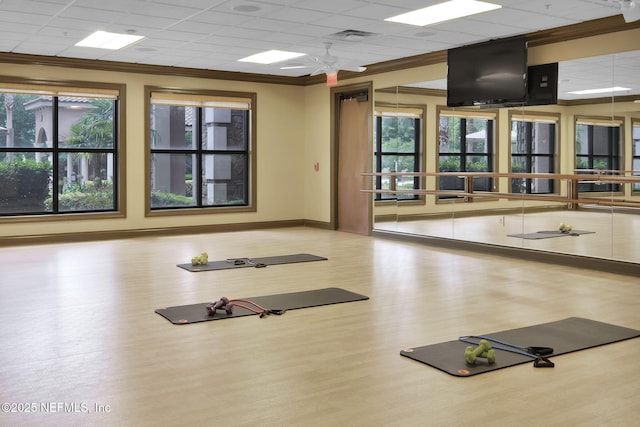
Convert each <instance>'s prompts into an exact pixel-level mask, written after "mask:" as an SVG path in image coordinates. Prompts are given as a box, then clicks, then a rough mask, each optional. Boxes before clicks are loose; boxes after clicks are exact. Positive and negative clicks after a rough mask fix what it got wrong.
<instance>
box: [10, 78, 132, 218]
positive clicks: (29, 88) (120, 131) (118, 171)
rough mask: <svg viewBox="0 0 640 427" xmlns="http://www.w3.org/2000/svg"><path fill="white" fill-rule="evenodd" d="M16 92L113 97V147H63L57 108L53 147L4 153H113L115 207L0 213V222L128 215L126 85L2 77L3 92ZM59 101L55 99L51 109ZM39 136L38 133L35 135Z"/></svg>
mask: <svg viewBox="0 0 640 427" xmlns="http://www.w3.org/2000/svg"><path fill="white" fill-rule="evenodd" d="M5 93H15V94H29V93H33V94H34V95H40V96H52V97H54V98H55V99H57V98H59V97H69V96H77V97H84V98H105V97H107V98H112V99H113V100H114V111H113V148H112V149H92V148H88V147H79V148H72V147H64V148H62V147H60V146H59V144H57V141H58V138H59V135H58V125H59V123H58V111H56V110H52V114H53V117H54V121H53V123H52V135H51V137H52V138H53V141H56V143H52V147H47V148H46V149H44V150H43V149H42V148H41V147H35V146H34V147H22V148H19V147H16V148H19V149H18V150H8V149H4V150H2V151H3V152H10V151H16V152H43V151H46V152H49V153H51V155H52V156H56V157H57V155H58V154H59V153H61V152H63V153H64V152H83V153H84V152H107V151H108V152H110V153H112V154H113V159H114V160H113V168H114V174H113V180H114V182H113V193H114V195H113V202H114V208H113V209H108V210H95V211H74V210H70V211H55V212H47V211H43V212H34V213H16V214H0V223H20V222H51V221H68V220H78V219H113V218H124V217H126V212H127V205H126V200H127V197H126V137H125V136H126V85H125V84H119V83H102V82H91V81H77V80H34V79H25V78H18V77H10V76H0V94H5ZM56 104H58V102H57V101H55V102H54V101H53V100H52V109H53V108H54V106H56ZM36 138H37V135H36ZM58 164H59V161H56V162H54V163H53V164H52V165H51V168H52V171H51V179H52V183H51V186H52V188H55V189H57V188H58V186H57V185H56V184H55V182H56V177H57V176H59V175H58V174H59V171H58ZM58 197H59V191H54V192H53V194H52V198H53V200H54V204H56V203H57V201H58Z"/></svg>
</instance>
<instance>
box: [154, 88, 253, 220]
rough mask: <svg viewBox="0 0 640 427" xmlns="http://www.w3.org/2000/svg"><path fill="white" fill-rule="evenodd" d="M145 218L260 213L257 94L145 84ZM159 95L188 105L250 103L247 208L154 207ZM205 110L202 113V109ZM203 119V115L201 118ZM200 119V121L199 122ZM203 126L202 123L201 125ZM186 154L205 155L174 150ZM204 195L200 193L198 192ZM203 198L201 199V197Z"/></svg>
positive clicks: (192, 150) (230, 206) (231, 206)
mask: <svg viewBox="0 0 640 427" xmlns="http://www.w3.org/2000/svg"><path fill="white" fill-rule="evenodd" d="M144 92H145V105H144V107H145V118H144V123H145V131H144V132H145V217H156V216H183V215H208V214H221V213H244V212H256V211H257V174H256V171H257V167H256V166H257V158H256V148H257V147H256V141H257V136H256V129H257V113H256V111H257V108H256V105H257V95H256V93H254V92H234V91H221V90H208V89H176V88H169V87H163V86H150V85H145V87H144ZM154 93H155V94H158V96H160V97H162V96H166V97H168V98H173V99H181V98H182V99H184V101H185V102H188V100H190V99H195V100H196V102H198V100H201V99H205V100H206V99H208V98H210V99H218V98H222V99H233V98H238V99H245V100H249V104H250V106H249V111H250V113H249V120H248V124H247V125H248V131H249V138H248V140H247V148H246V154H247V156H248V162H247V170H245V174H246V175H245V179H246V185H247V186H248V187H249V188H248V189H246V190H245V191H246V195H247V205H243V206H238V205H229V206H206V205H204V206H185V207H160V208H152V207H151V187H152V185H151V170H152V169H151V157H152V154H153V149H152V147H151V105H152V97H153V94H154ZM199 111H201V110H199ZM200 116H201V115H200ZM199 121H200V120H198V122H199ZM198 126H199V124H198ZM183 151H189V152H196V151H197V152H199V153H200V155H202V153H203V150H201V148H200V147H195V148H194V149H188V150H171V153H172V154H180V153H182V152H183ZM198 193H199V194H200V190H198ZM198 197H199V198H200V196H198Z"/></svg>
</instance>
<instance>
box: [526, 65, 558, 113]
mask: <svg viewBox="0 0 640 427" xmlns="http://www.w3.org/2000/svg"><path fill="white" fill-rule="evenodd" d="M528 75H529V77H528V83H527V92H528V94H527V105H552V104H557V103H558V63H557V62H554V63H552V64H542V65H534V66H531V67H529V71H528Z"/></svg>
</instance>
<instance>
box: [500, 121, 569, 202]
mask: <svg viewBox="0 0 640 427" xmlns="http://www.w3.org/2000/svg"><path fill="white" fill-rule="evenodd" d="M509 121H510V123H511V127H510V128H511V173H554V172H555V171H556V170H557V165H558V159H557V143H556V141H557V140H558V134H559V130H558V127H559V122H560V115H559V114H545V115H540V114H534V113H531V112H524V113H523V112H513V111H511V112H510V113H509ZM511 192H512V193H525V194H550V193H554V192H556V190H555V182H554V180H552V179H545V178H512V179H511Z"/></svg>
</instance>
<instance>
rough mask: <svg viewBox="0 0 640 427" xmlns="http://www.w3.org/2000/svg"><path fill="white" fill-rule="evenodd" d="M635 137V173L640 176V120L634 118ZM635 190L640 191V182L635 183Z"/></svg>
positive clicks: (633, 129)
mask: <svg viewBox="0 0 640 427" xmlns="http://www.w3.org/2000/svg"><path fill="white" fill-rule="evenodd" d="M631 126H632V127H631V129H632V136H631V138H632V139H633V142H632V144H633V165H632V169H633V175H635V176H640V120H634V121H633V124H632V125H631ZM633 191H640V184H633Z"/></svg>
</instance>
